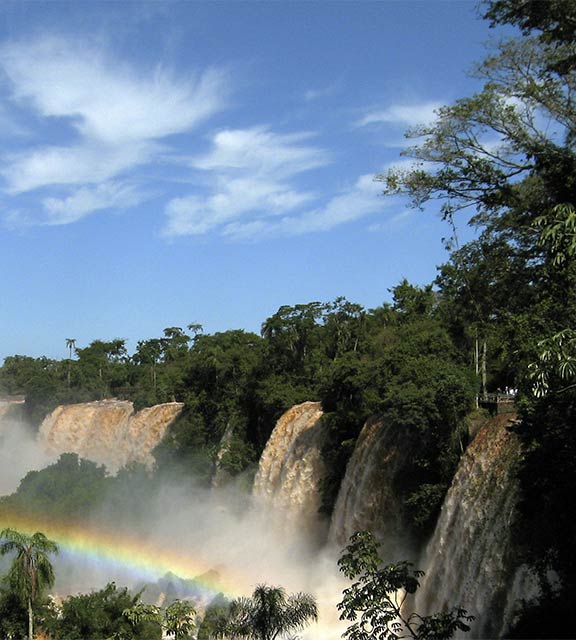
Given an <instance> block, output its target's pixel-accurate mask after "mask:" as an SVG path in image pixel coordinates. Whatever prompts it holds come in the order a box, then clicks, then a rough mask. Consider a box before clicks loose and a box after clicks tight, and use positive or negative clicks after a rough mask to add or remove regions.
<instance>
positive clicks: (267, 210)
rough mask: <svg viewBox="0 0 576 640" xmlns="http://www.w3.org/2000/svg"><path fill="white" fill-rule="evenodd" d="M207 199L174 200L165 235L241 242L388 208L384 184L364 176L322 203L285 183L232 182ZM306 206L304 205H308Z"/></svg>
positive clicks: (316, 228) (332, 224)
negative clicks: (312, 204)
mask: <svg viewBox="0 0 576 640" xmlns="http://www.w3.org/2000/svg"><path fill="white" fill-rule="evenodd" d="M221 186H222V187H223V188H222V190H220V191H219V192H217V193H214V194H213V195H212V196H211V197H210V198H208V199H202V198H198V197H196V196H191V197H190V198H182V199H177V200H173V201H172V202H171V203H170V204H169V206H168V209H167V214H168V218H169V223H168V226H167V228H166V231H165V232H166V235H170V236H177V235H201V234H205V233H208V232H210V231H212V232H215V233H218V234H220V235H222V236H224V237H227V238H229V239H232V240H237V241H246V240H256V239H263V238H270V237H277V236H298V235H303V234H307V233H316V232H321V231H328V230H330V229H333V228H334V227H337V226H339V225H341V224H345V223H348V222H352V221H354V220H358V219H360V218H363V217H365V216H369V215H372V214H375V213H376V212H378V211H381V210H383V209H384V208H385V206H386V203H385V201H384V200H383V199H382V198H381V197H380V193H381V191H382V185H380V184H378V183H377V182H375V181H374V177H373V175H372V174H369V175H363V176H360V178H358V180H356V182H355V183H353V184H352V185H350V186H348V187H346V188H344V189H342V190H341V191H340V193H338V194H337V195H335V196H334V197H332V198H329V199H327V201H326V202H325V203H324V204H319V205H318V206H316V207H313V208H310V207H309V206H307V205H309V204H310V202H311V201H312V200H314V199H316V200H319V198H318V197H316V198H315V197H314V195H313V194H307V193H302V192H298V191H295V190H292V189H290V188H288V187H286V186H285V185H283V184H281V183H266V182H265V181H257V180H256V181H250V180H248V181H244V180H240V181H239V182H238V183H236V182H234V181H232V182H231V183H229V184H228V185H227V186H226V187H224V185H221ZM305 205H306V206H305Z"/></svg>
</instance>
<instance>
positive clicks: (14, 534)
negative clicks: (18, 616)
mask: <svg viewBox="0 0 576 640" xmlns="http://www.w3.org/2000/svg"><path fill="white" fill-rule="evenodd" d="M0 540H1V541H2V542H0V555H6V554H7V553H12V552H16V557H15V558H14V560H13V562H12V566H11V568H10V571H9V573H8V582H9V584H10V587H11V589H12V590H13V591H14V592H15V593H17V594H18V596H19V597H20V598H21V600H22V601H23V602H24V603H25V605H26V608H27V611H28V640H33V638H34V610H33V607H34V604H35V602H36V600H37V598H38V597H39V596H40V595H41V593H42V591H43V590H44V589H46V588H48V587H51V586H52V585H53V584H54V570H53V568H52V564H51V563H50V560H48V554H50V553H57V552H58V546H57V544H56V543H55V542H54V541H53V540H50V539H48V538H47V537H46V536H45V535H44V534H43V533H41V532H39V531H38V532H36V533H35V534H33V535H32V536H27V535H26V534H24V533H20V532H19V531H15V530H14V529H3V530H2V531H1V532H0Z"/></svg>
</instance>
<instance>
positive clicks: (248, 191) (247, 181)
mask: <svg viewBox="0 0 576 640" xmlns="http://www.w3.org/2000/svg"><path fill="white" fill-rule="evenodd" d="M313 197H314V196H313V195H312V194H310V193H305V192H299V191H296V190H293V189H291V188H290V187H289V186H287V185H285V184H282V183H278V182H267V181H265V180H262V179H257V178H249V177H245V178H239V179H233V180H229V181H227V180H222V181H220V185H219V189H215V190H214V192H213V193H211V194H210V195H208V196H206V197H199V196H187V197H183V198H175V199H173V200H171V201H170V202H169V203H168V206H167V207H166V213H167V216H168V225H167V227H166V229H165V231H164V234H165V235H167V236H181V235H201V234H204V233H207V232H208V231H211V230H213V229H217V228H221V227H222V225H224V224H226V223H229V222H230V221H231V220H234V219H237V218H240V217H242V216H248V217H254V216H256V217H260V216H263V217H265V216H277V215H279V214H282V213H283V212H286V211H290V210H293V209H297V208H298V207H300V206H302V205H303V204H305V203H307V202H309V201H310V200H311V199H312V198H313Z"/></svg>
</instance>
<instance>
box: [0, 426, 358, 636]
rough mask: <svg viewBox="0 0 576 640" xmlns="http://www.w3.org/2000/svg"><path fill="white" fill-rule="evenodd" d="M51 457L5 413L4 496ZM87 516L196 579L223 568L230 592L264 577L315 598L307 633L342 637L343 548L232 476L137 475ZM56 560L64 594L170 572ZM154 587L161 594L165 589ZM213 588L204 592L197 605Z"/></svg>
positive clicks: (0, 483)
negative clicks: (209, 485)
mask: <svg viewBox="0 0 576 640" xmlns="http://www.w3.org/2000/svg"><path fill="white" fill-rule="evenodd" d="M53 462H55V456H49V455H47V454H46V453H45V452H44V450H43V446H42V445H41V444H39V443H38V442H37V441H36V436H35V433H34V431H33V430H32V429H31V428H30V427H29V426H28V425H27V424H26V423H25V422H24V421H23V420H21V419H19V418H14V416H10V417H9V416H7V415H4V417H3V418H2V417H0V494H2V495H7V494H10V493H12V492H14V491H15V490H16V489H17V487H18V485H19V483H20V480H21V479H22V478H23V477H24V476H25V475H26V473H28V472H29V471H31V470H40V469H42V468H44V467H46V466H47V465H49V464H51V463H53ZM244 486H245V483H244ZM151 487H154V488H153V490H151ZM82 515H83V516H84V517H85V518H88V522H89V523H91V524H92V525H93V527H94V529H95V530H96V529H97V530H104V531H107V532H109V533H110V534H111V535H112V537H111V540H112V545H113V544H114V543H113V541H114V539H115V538H114V536H117V537H118V538H117V539H118V540H119V541H122V540H126V539H130V545H131V546H133V548H134V550H135V556H137V555H138V547H139V545H142V547H145V548H146V549H150V548H152V549H157V550H158V555H159V557H160V556H161V555H162V554H163V553H164V552H165V551H169V552H170V554H171V557H176V558H181V566H179V565H178V563H176V565H175V566H171V567H170V570H171V571H172V572H173V573H174V574H176V576H179V577H181V578H185V579H190V578H194V577H200V576H202V574H206V573H207V572H217V574H218V576H219V584H220V585H221V591H222V592H223V593H224V595H225V596H226V597H228V598H230V599H231V598H234V597H237V596H240V595H243V596H249V595H250V594H251V593H252V591H253V590H254V588H255V586H256V585H258V584H261V583H265V584H268V585H273V586H282V587H284V588H285V589H286V591H287V592H289V593H295V592H300V591H304V592H308V593H311V594H313V595H315V596H316V598H317V600H318V605H319V609H320V621H319V623H318V624H312V625H311V626H310V627H309V628H308V630H306V631H305V632H303V633H302V634H301V636H300V637H301V638H303V639H314V640H334V639H335V638H338V637H339V636H340V634H341V633H342V632H343V627H342V623H340V622H339V621H338V613H337V610H336V603H337V602H338V601H339V600H340V599H341V594H342V589H343V588H344V587H345V586H346V584H345V582H346V581H345V580H344V579H343V578H342V576H341V575H340V574H339V572H338V568H337V557H336V554H335V553H334V552H333V551H329V550H327V549H323V548H322V541H321V540H319V539H315V538H314V537H313V536H312V535H311V534H310V530H309V529H307V528H306V527H301V529H300V530H299V529H298V527H297V526H296V527H294V526H291V527H286V528H283V527H279V526H278V514H276V513H275V512H274V510H273V509H272V508H271V506H270V505H261V504H260V505H259V504H258V503H257V502H255V501H253V500H252V497H251V496H250V495H249V494H248V493H247V491H246V489H245V488H244V489H242V488H240V487H239V486H235V485H234V484H233V483H231V484H228V485H227V486H225V487H220V488H213V489H206V488H203V487H200V486H197V485H194V484H193V482H191V481H189V482H187V483H186V484H185V485H184V484H177V483H175V482H168V481H163V482H157V483H155V484H150V483H147V482H142V483H141V485H138V484H136V483H134V482H131V483H129V485H127V489H126V490H123V491H120V492H118V491H116V492H115V493H114V494H111V495H109V496H107V499H106V500H105V502H104V504H103V506H102V507H100V508H98V509H97V510H96V511H95V512H94V513H89V514H82ZM89 528H90V525H89ZM135 559H137V558H135ZM53 561H54V566H55V572H56V585H55V589H54V592H55V594H56V595H57V596H60V597H65V596H67V595H72V594H78V593H88V592H90V591H94V590H98V589H101V588H103V587H104V586H105V585H106V584H107V583H108V582H111V581H115V582H116V583H117V584H118V585H119V586H128V587H130V588H132V589H135V590H137V589H140V588H141V587H142V586H144V585H145V584H152V585H153V584H154V583H156V582H157V581H158V580H159V579H160V578H162V576H163V574H164V573H165V571H166V568H163V567H162V564H161V563H158V565H157V566H153V563H152V565H151V566H148V565H141V564H138V562H135V563H134V564H132V563H130V562H128V563H126V564H124V565H122V564H119V563H118V562H116V561H113V560H110V559H109V558H107V557H106V556H104V555H102V556H98V555H96V554H93V553H83V552H80V553H74V552H72V551H70V550H69V549H66V548H61V552H60V554H59V555H58V556H56V557H54V559H53ZM164 582H166V581H164ZM158 584H161V583H158ZM149 591H150V592H151V593H152V592H154V593H157V592H158V588H156V589H152V588H149ZM215 593H216V592H215V591H210V590H207V591H206V594H205V596H204V598H203V599H202V598H200V601H199V602H198V605H199V610H202V608H203V607H204V606H205V605H206V604H207V603H208V602H209V600H210V599H211V598H212V597H213V596H214V595H215ZM144 597H146V591H145V592H144Z"/></svg>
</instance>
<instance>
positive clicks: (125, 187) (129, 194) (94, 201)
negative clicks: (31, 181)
mask: <svg viewBox="0 0 576 640" xmlns="http://www.w3.org/2000/svg"><path fill="white" fill-rule="evenodd" d="M144 198H145V194H144V193H141V192H139V191H138V190H137V189H136V188H135V187H134V186H133V185H129V184H120V183H114V182H111V183H104V184H100V185H98V186H97V187H95V188H87V187H82V188H80V189H78V190H77V191H75V192H74V193H72V194H71V195H69V196H68V197H66V198H45V199H44V200H43V201H42V205H43V207H44V210H45V211H46V213H47V216H46V218H45V224H49V225H60V224H69V223H71V222H76V221H78V220H81V219H82V218H85V217H86V216H88V215H90V214H91V213H94V212H95V211H101V210H102V209H111V208H114V209H125V208H127V207H133V206H135V205H137V204H139V203H140V202H142V200H143V199H144Z"/></svg>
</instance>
